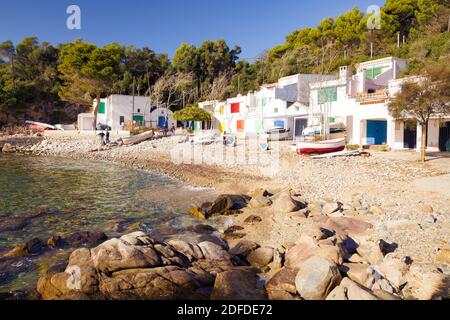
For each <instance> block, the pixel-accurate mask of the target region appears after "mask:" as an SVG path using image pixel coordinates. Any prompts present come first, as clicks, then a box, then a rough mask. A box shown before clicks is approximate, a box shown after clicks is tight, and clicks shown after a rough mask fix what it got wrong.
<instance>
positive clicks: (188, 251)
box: [168, 239, 205, 262]
mask: <svg viewBox="0 0 450 320" xmlns="http://www.w3.org/2000/svg"><path fill="white" fill-rule="evenodd" d="M168 244H169V245H171V246H172V247H173V248H174V249H175V250H177V251H178V252H180V253H182V254H184V255H185V256H186V257H187V258H188V259H189V261H191V262H192V261H194V260H198V259H204V258H205V257H204V255H203V252H202V249H200V247H199V246H198V245H195V244H191V243H188V242H186V241H183V240H177V239H173V240H170V241H169V242H168Z"/></svg>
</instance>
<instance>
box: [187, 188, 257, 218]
mask: <svg viewBox="0 0 450 320" xmlns="http://www.w3.org/2000/svg"><path fill="white" fill-rule="evenodd" d="M248 201H249V198H247V197H246V196H240V195H231V194H223V195H220V196H219V197H217V199H216V200H215V201H214V202H212V203H209V202H207V203H204V204H202V205H201V206H200V207H198V208H191V209H189V214H191V215H192V216H194V217H196V218H198V219H202V220H206V219H209V218H210V217H212V216H219V215H222V216H228V215H234V214H239V213H241V209H242V208H244V207H246V206H247V203H248Z"/></svg>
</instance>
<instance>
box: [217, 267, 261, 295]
mask: <svg viewBox="0 0 450 320" xmlns="http://www.w3.org/2000/svg"><path fill="white" fill-rule="evenodd" d="M211 299H212V300H265V299H267V294H266V290H265V289H264V286H263V285H262V284H261V283H260V281H259V277H258V275H257V274H256V272H255V271H254V270H253V271H252V270H250V271H249V270H244V269H240V270H239V269H238V270H236V269H231V270H228V271H225V272H222V273H220V274H218V275H217V278H216V281H215V283H214V288H213V290H212V293H211Z"/></svg>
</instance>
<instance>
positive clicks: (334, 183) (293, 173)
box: [0, 137, 450, 279]
mask: <svg viewBox="0 0 450 320" xmlns="http://www.w3.org/2000/svg"><path fill="white" fill-rule="evenodd" d="M16 138H17V137H14V138H13V139H12V140H14V139H16ZM22 138H23V139H24V140H27V139H31V140H32V142H30V140H28V142H24V144H22V145H20V144H16V148H17V149H18V150H17V151H19V152H21V153H25V154H27V153H28V154H32V155H33V154H34V155H37V156H57V157H58V156H59V157H64V158H70V159H74V160H95V161H103V162H105V163H110V164H114V165H119V166H122V167H126V168H131V169H139V170H145V171H150V172H153V173H158V174H163V175H164V176H167V177H169V178H173V179H176V180H178V181H181V183H183V185H185V186H186V187H188V188H189V187H192V188H207V189H210V188H212V189H213V190H214V191H216V192H217V193H218V194H221V193H222V194H234V195H240V194H243V195H247V196H249V195H251V198H254V195H255V194H254V192H255V190H258V188H262V190H268V191H269V193H270V194H272V195H277V194H279V193H283V190H284V191H286V190H291V191H290V194H291V195H292V196H293V197H294V198H293V199H296V201H297V200H298V201H300V202H303V203H306V204H307V208H306V209H305V210H303V211H302V210H300V211H295V212H292V213H287V214H283V215H280V214H278V213H277V212H276V211H274V209H273V208H272V205H256V206H255V204H254V203H253V205H248V206H246V207H244V208H243V209H242V211H241V213H240V214H238V215H233V216H230V217H229V218H227V219H228V224H230V225H231V226H232V227H235V229H233V230H232V231H230V232H228V233H227V230H219V231H220V233H221V234H222V235H224V236H225V239H226V240H227V242H228V244H229V246H230V247H233V246H235V245H238V244H239V242H241V241H251V242H255V243H258V245H259V246H261V247H262V248H267V247H269V248H273V250H281V251H283V252H284V251H286V250H287V248H290V247H292V246H295V245H296V243H297V244H298V241H299V238H300V236H303V235H305V236H307V235H309V236H314V237H315V235H317V226H320V225H323V224H324V223H326V221H327V220H325V221H321V220H317V219H316V218H315V217H314V215H313V216H311V215H310V214H311V212H315V211H318V212H319V213H318V214H319V216H320V217H322V218H325V219H328V220H329V219H341V218H343V219H350V220H351V221H355V223H360V222H359V221H361V223H362V222H364V223H366V222H367V223H370V224H371V225H372V226H373V228H370V230H368V231H367V232H366V234H365V237H366V240H364V241H368V242H370V243H376V242H377V241H378V240H377V239H382V240H384V241H386V242H387V243H391V244H395V245H396V250H395V251H394V252H393V253H391V254H390V255H389V258H390V259H403V258H404V257H411V258H412V259H413V260H414V261H415V262H416V263H419V264H423V263H431V264H433V263H435V260H436V261H437V258H438V256H439V254H440V253H442V252H447V251H448V241H449V237H450V235H449V230H450V229H449V227H450V221H449V217H448V214H446V212H450V205H449V201H448V200H449V199H450V196H447V197H445V195H444V196H442V194H439V193H429V192H426V191H425V190H422V191H421V190H420V189H417V188H415V189H414V192H411V190H409V191H408V188H410V185H411V184H412V182H413V181H416V179H420V178H425V177H427V178H430V179H432V178H433V177H442V176H443V175H445V173H446V172H445V170H438V169H439V168H438V169H436V168H435V167H434V166H430V165H427V166H425V167H421V166H419V165H418V164H416V163H414V162H411V161H410V160H409V161H408V160H389V159H385V158H382V157H378V155H375V157H373V158H372V159H362V158H340V159H336V160H333V159H331V160H330V159H328V160H324V161H320V162H314V161H311V159H309V158H300V157H296V156H291V155H290V154H288V153H287V152H281V159H282V162H281V169H280V175H279V176H276V177H267V176H261V175H258V172H260V171H258V170H259V168H255V167H254V166H251V165H249V166H244V167H243V168H239V167H225V166H222V167H221V166H209V165H206V164H203V165H186V164H182V165H177V164H174V163H172V162H171V160H170V157H168V156H167V155H168V152H167V151H168V149H169V148H170V146H174V145H176V142H175V140H176V139H177V137H174V138H165V139H161V140H155V141H147V142H144V143H141V144H139V145H135V146H131V147H115V148H112V149H110V150H102V151H98V152H92V149H95V148H96V147H97V146H96V143H95V140H94V139H87V140H89V141H78V140H77V139H68V138H67V137H63V138H55V137H32V138H30V137H22ZM2 141H3V143H6V142H8V141H11V139H8V138H6V139H5V137H0V146H1V144H2ZM14 141H16V142H17V140H14ZM43 141H47V142H43ZM30 151H31V153H30ZM347 167H349V168H347ZM293 168H295V169H293ZM444 169H445V168H444ZM346 170H347V171H346ZM405 172H407V173H408V174H407V175H406V174H405ZM349 173H354V175H349ZM361 174H364V175H365V176H363V177H360V175H361ZM300 176H301V178H300V180H301V181H300V183H298V182H299V181H298V180H299V178H298V177H300ZM335 176H336V177H337V178H335ZM320 181H323V182H324V183H323V185H320V184H319V185H317V182H320ZM373 181H377V182H378V183H379V184H380V186H378V187H376V185H375V184H373V183H372V182H373ZM367 182H369V183H367ZM336 187H337V188H336ZM339 187H340V188H339ZM348 189H350V191H349V190H348ZM381 190H383V191H381ZM200 191H201V190H200ZM264 201H265V200H264V199H263V202H264ZM273 201H275V200H273ZM273 201H268V202H270V203H272V202H273ZM355 202H358V203H359V204H358V205H356V204H355ZM336 204H338V207H339V209H336V210H337V211H336V210H331V211H330V212H327V210H329V209H325V208H329V207H330V206H331V207H333V206H335V205H336ZM338 207H336V208H338ZM430 208H431V209H430ZM186 214H188V213H186ZM255 217H256V218H255ZM430 217H433V222H427V221H428V220H430ZM350 220H349V221H350ZM201 223H208V220H206V221H203V222H202V220H199V224H201ZM224 229H225V227H224ZM447 259H448V258H447ZM442 269H443V270H444V272H445V273H446V274H447V275H448V274H450V270H449V268H448V266H447V267H446V266H445V264H444V267H442ZM266 272H267V274H266V276H267V278H268V279H269V278H271V277H272V276H273V275H274V272H275V270H272V271H271V270H270V268H269V270H266Z"/></svg>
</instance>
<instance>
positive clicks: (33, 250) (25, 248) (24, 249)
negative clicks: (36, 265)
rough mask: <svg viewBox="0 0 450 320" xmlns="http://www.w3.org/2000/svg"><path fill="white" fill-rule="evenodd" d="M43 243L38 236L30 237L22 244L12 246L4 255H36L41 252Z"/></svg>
mask: <svg viewBox="0 0 450 320" xmlns="http://www.w3.org/2000/svg"><path fill="white" fill-rule="evenodd" d="M43 247H44V244H43V243H42V241H41V240H40V239H38V238H34V239H31V240H29V241H27V242H26V243H24V244H21V245H18V246H16V247H14V248H13V249H12V250H10V251H9V252H7V253H6V254H5V255H4V256H5V257H21V256H27V255H36V254H39V253H41V251H42V249H43Z"/></svg>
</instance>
